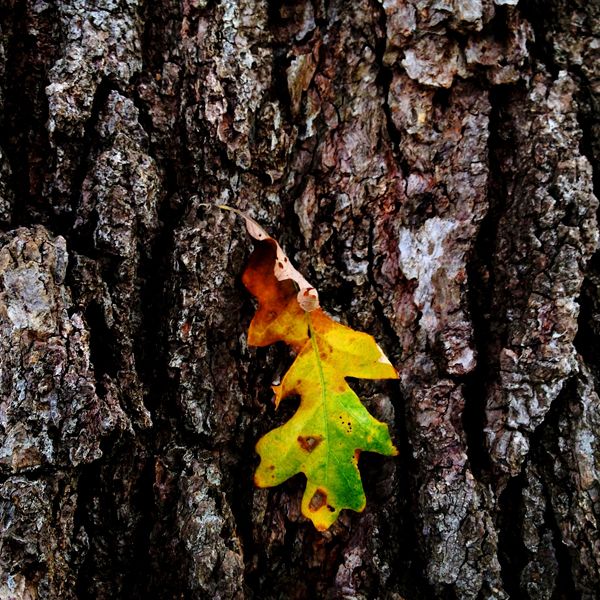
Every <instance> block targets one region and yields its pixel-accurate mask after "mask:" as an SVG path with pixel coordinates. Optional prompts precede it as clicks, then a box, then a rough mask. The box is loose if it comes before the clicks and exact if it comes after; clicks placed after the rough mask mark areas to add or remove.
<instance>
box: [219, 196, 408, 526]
mask: <svg viewBox="0 0 600 600" xmlns="http://www.w3.org/2000/svg"><path fill="white" fill-rule="evenodd" d="M223 208H225V207H223ZM235 212H237V213H238V214H240V215H241V216H242V217H244V219H245V220H246V225H247V227H248V230H249V233H250V234H251V235H252V237H254V238H255V239H256V240H257V243H256V248H255V250H254V252H253V253H252V255H251V256H250V259H249V262H248V265H247V267H246V270H245V271H244V274H243V277H242V280H243V283H244V285H245V286H246V288H247V289H248V290H249V291H250V293H251V294H252V295H254V296H255V297H256V298H257V299H258V309H257V312H256V314H255V316H254V318H253V319H252V322H251V323H250V328H249V331H248V344H249V345H251V346H268V345H270V344H273V343H274V342H278V341H282V342H285V343H286V344H288V345H289V346H291V347H292V348H293V350H294V351H295V352H297V356H296V358H295V360H294V362H293V364H292V366H291V367H290V369H289V370H288V372H287V373H286V374H285V376H284V377H283V380H282V381H281V384H280V385H277V386H273V390H274V392H275V406H276V407H277V406H279V403H280V402H281V401H282V400H284V399H285V398H286V397H289V396H299V397H300V405H299V407H298V410H297V411H296V413H295V414H294V415H293V416H292V418H291V419H290V420H289V421H288V422H287V423H285V424H284V425H282V426H281V427H278V428H276V429H274V430H273V431H270V432H269V433H267V434H266V435H265V436H263V437H262V438H261V439H260V440H259V441H258V443H257V445H256V451H257V453H258V454H259V456H260V459H261V460H260V464H259V466H258V468H257V470H256V473H255V476H254V482H255V484H256V485H257V486H258V487H271V486H275V485H279V484H280V483H283V482H284V481H286V480H287V479H289V478H290V477H292V476H294V475H296V474H298V473H304V475H305V476H306V490H305V492H304V495H303V498H302V513H303V514H304V516H306V517H307V518H309V519H310V520H311V521H312V522H313V524H314V525H315V527H316V528H317V529H318V530H320V531H323V530H326V529H328V528H329V527H330V526H331V525H332V524H333V523H334V522H335V520H336V519H337V517H338V515H339V513H340V511H341V510H342V509H352V510H355V511H359V512H360V511H362V510H363V509H364V507H365V503H366V500H365V494H364V490H363V487H362V482H361V478H360V472H359V470H358V458H359V454H360V452H361V451H369V452H378V453H380V454H384V455H388V456H392V455H396V454H397V450H396V448H395V447H394V445H393V444H392V441H391V439H390V435H389V432H388V427H387V425H386V424H384V423H381V422H379V421H377V420H376V419H375V418H374V417H372V416H371V415H370V414H369V412H368V411H367V409H366V408H365V407H364V406H363V404H362V403H361V402H360V400H359V398H358V396H357V395H356V394H355V393H354V391H353V390H352V389H351V388H350V386H349V385H348V383H347V381H346V377H358V378H364V379H397V378H398V374H397V372H396V370H395V369H394V367H393V366H392V365H391V363H390V362H389V360H388V359H387V358H386V357H385V355H384V354H383V352H382V351H381V348H379V346H378V345H377V343H376V342H375V340H374V339H373V338H372V337H371V336H370V335H367V334H366V333H360V332H357V331H354V330H352V329H350V328H349V327H345V326H344V325H341V324H340V323H338V322H336V321H334V320H333V319H331V318H330V317H328V316H327V315H326V314H325V313H324V312H323V310H322V309H321V308H319V307H318V295H317V294H316V290H314V289H313V288H312V287H311V286H310V284H308V282H306V280H305V279H304V277H302V276H301V275H300V274H299V273H298V271H296V269H295V268H294V267H293V266H292V265H291V264H290V263H289V259H288V258H287V257H286V256H285V254H284V253H283V250H281V247H280V246H279V244H278V243H277V242H276V241H275V240H274V239H273V238H271V237H270V236H269V235H268V234H267V233H266V232H265V231H264V230H263V229H262V228H261V227H260V226H259V225H258V224H257V223H256V222H255V221H253V220H252V219H250V218H249V217H247V216H246V215H244V214H243V213H240V212H239V211H237V210H235ZM249 223H250V225H248V224H249ZM257 228H258V229H257ZM286 265H289V267H288V270H287V271H285V272H284V273H285V274H284V275H283V276H282V271H283V269H282V267H285V266H286ZM296 274H297V275H296ZM298 276H299V277H298ZM307 298H308V299H309V300H310V301H309V302H306V299H307ZM315 299H316V305H315V302H314V301H315ZM305 309H307V310H305Z"/></svg>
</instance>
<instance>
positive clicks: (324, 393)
mask: <svg viewBox="0 0 600 600" xmlns="http://www.w3.org/2000/svg"><path fill="white" fill-rule="evenodd" d="M306 320H307V322H308V335H309V337H310V343H311V346H312V349H313V352H314V353H315V361H316V363H317V370H318V372H319V381H320V382H321V405H322V406H323V425H324V429H325V448H326V452H325V456H326V459H325V483H326V485H329V454H330V449H331V444H330V441H331V439H330V437H329V413H328V411H327V386H326V384H325V373H324V372H323V364H322V363H321V355H320V354H319V346H318V344H317V339H316V333H315V330H314V328H313V326H312V320H311V318H310V313H308V312H307V313H306Z"/></svg>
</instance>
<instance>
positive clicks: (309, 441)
mask: <svg viewBox="0 0 600 600" xmlns="http://www.w3.org/2000/svg"><path fill="white" fill-rule="evenodd" d="M322 441H323V436H322V435H307V436H306V437H305V436H303V435H299V436H298V443H299V444H300V448H302V450H304V451H306V452H312V451H313V450H314V449H315V448H316V447H317V446H318V445H319V444H320V443H321V442H322Z"/></svg>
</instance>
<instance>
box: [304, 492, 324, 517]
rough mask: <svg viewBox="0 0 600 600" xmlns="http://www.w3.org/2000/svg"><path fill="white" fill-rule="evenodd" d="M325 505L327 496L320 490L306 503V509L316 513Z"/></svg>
mask: <svg viewBox="0 0 600 600" xmlns="http://www.w3.org/2000/svg"><path fill="white" fill-rule="evenodd" d="M326 504H327V494H326V492H324V491H323V490H322V489H321V488H318V489H317V491H316V492H315V493H314V494H313V497H312V498H311V499H310V502H309V503H308V508H309V510H311V511H312V512H317V511H318V510H319V509H320V508H323V506H325V505H326Z"/></svg>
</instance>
